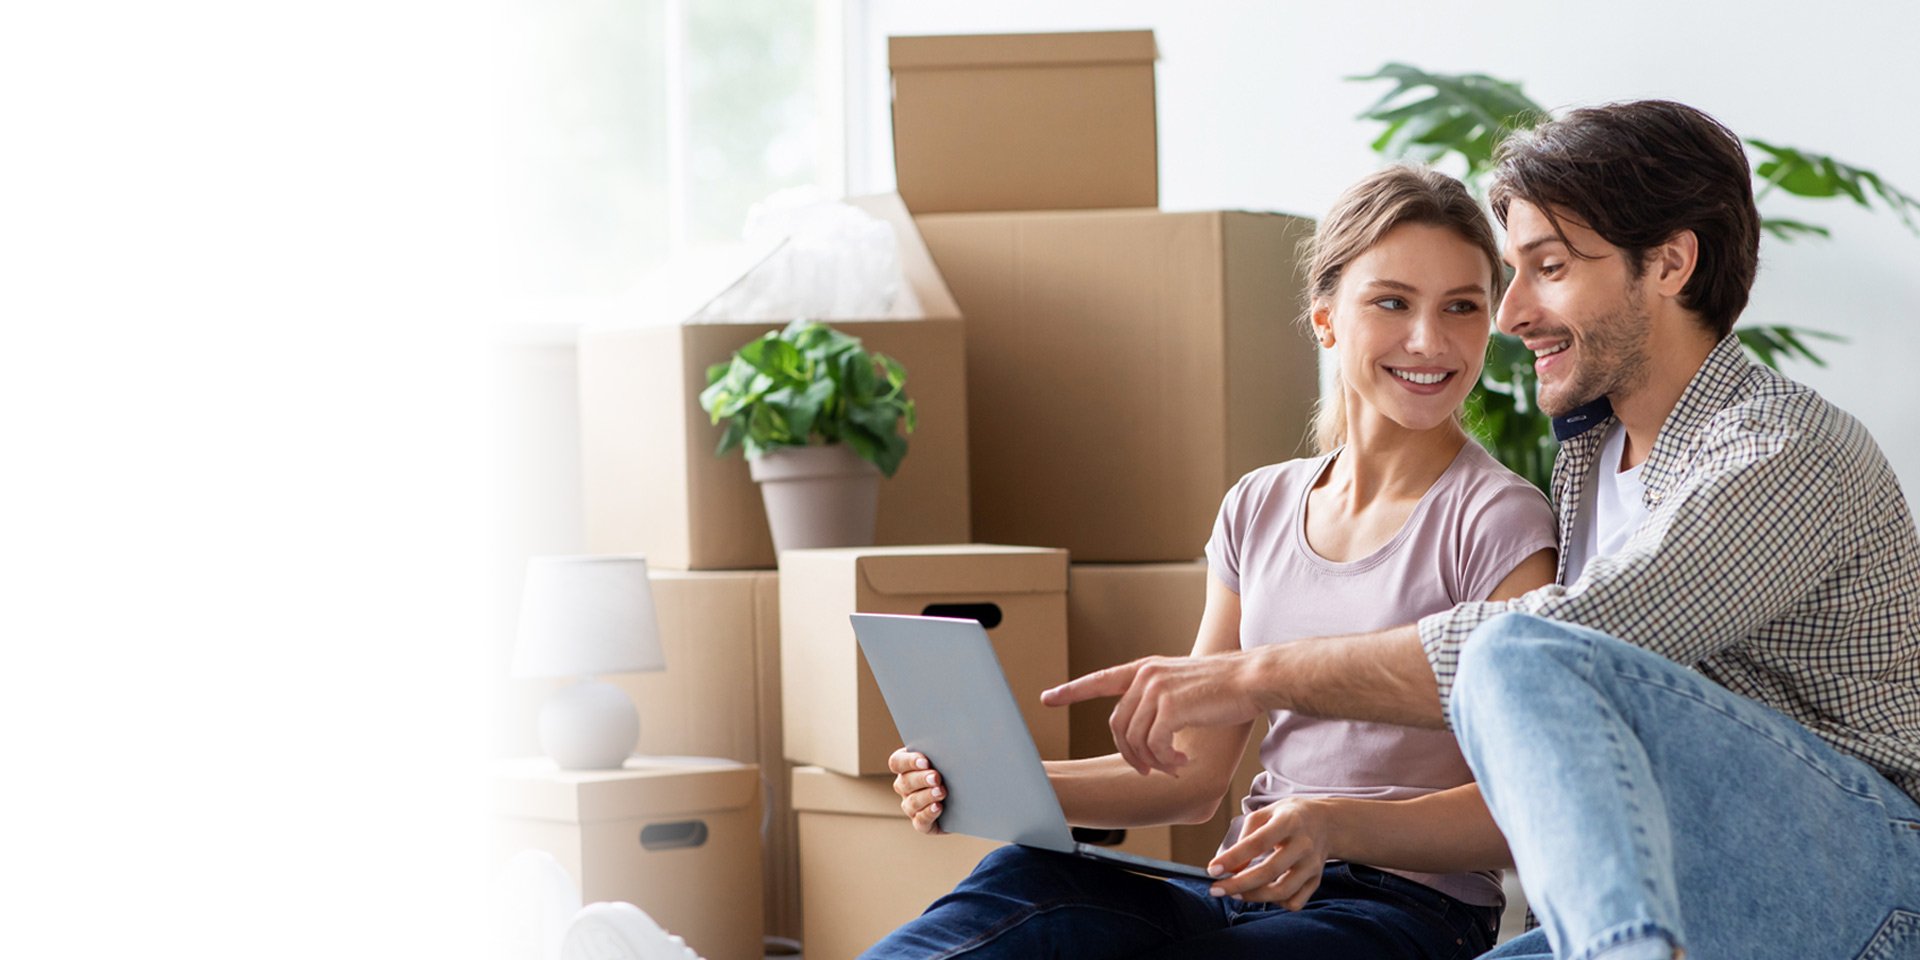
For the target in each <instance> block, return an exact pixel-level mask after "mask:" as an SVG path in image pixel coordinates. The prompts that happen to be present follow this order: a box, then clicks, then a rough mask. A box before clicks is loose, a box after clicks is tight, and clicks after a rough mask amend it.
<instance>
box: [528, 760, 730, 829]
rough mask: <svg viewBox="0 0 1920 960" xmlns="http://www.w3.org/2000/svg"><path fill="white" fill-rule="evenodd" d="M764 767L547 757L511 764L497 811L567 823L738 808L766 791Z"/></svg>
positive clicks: (716, 762) (722, 762)
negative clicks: (564, 764) (591, 766)
mask: <svg viewBox="0 0 1920 960" xmlns="http://www.w3.org/2000/svg"><path fill="white" fill-rule="evenodd" d="M759 771H760V768H759V767H758V766H756V765H754V764H748V763H737V762H734V761H731V760H717V759H708V758H704V757H650V758H642V757H635V758H633V759H631V760H628V761H627V765H626V768H625V769H621V770H560V769H557V768H556V767H555V766H554V763H553V761H552V760H548V759H546V758H544V757H537V758H530V759H525V760H514V761H506V762H503V763H502V764H501V765H500V767H499V773H498V775H497V776H496V777H495V790H494V802H495V808H496V809H497V810H498V811H499V812H500V813H501V814H504V815H506V816H510V817H524V818H527V819H532V820H554V821H559V822H562V823H598V822H602V821H607V820H628V819H636V818H646V819H655V818H660V817H673V816H684V815H688V814H697V813H713V812H720V811H725V810H738V809H741V808H743V807H746V806H748V805H750V804H752V803H753V802H754V801H755V800H756V799H757V798H758V797H759V795H760V772H759Z"/></svg>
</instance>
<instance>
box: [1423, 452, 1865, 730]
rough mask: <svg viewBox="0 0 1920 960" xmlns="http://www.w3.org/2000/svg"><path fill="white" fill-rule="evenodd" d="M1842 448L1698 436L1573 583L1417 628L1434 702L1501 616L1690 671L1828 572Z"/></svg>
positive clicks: (1839, 513)
mask: <svg viewBox="0 0 1920 960" xmlns="http://www.w3.org/2000/svg"><path fill="white" fill-rule="evenodd" d="M1843 454H1844V449H1843V448H1841V447H1840V446H1839V445H1834V444H1822V443H1819V442H1818V441H1817V440H1815V439H1812V438H1810V437H1807V436H1802V435H1799V434H1796V433H1791V432H1789V431H1787V430H1786V428H1784V427H1778V426H1774V427H1771V428H1769V429H1762V428H1759V427H1753V426H1748V425H1746V424H1744V423H1743V424H1741V425H1738V426H1737V427H1732V428H1727V429H1724V430H1722V431H1720V432H1719V433H1718V434H1717V435H1715V436H1713V437H1709V438H1708V441H1707V442H1706V443H1704V444H1703V446H1702V449H1701V450H1700V451H1699V452H1698V453H1697V454H1696V455H1695V458H1694V466H1693V468H1692V469H1691V471H1690V472H1689V473H1688V475H1687V477H1686V478H1685V479H1684V480H1683V481H1682V482H1681V484H1680V485H1679V487H1678V488H1677V489H1675V490H1673V491H1672V492H1671V493H1669V494H1668V496H1667V500H1668V502H1667V503H1666V504H1665V509H1659V508H1656V512H1655V514H1654V516H1653V517H1652V518H1651V519H1650V520H1649V521H1648V523H1647V524H1646V526H1644V527H1642V529H1641V530H1640V531H1639V532H1638V533H1636V534H1635V535H1634V537H1633V539H1632V540H1630V541H1629V542H1628V544H1627V546H1626V548H1625V549H1623V550H1621V551H1620V552H1619V553H1616V554H1613V555H1611V556H1604V557H1597V558H1595V559H1594V560H1592V561H1591V562H1590V563H1588V565H1587V569H1586V572H1585V573H1584V574H1583V575H1582V576H1581V578H1580V580H1579V581H1578V582H1576V583H1573V584H1571V585H1568V586H1564V587H1563V586H1555V585H1548V586H1545V587H1542V588H1540V589H1538V590H1535V591H1532V592H1530V593H1528V594H1526V595H1524V596H1521V597H1518V598H1516V599H1513V600H1511V601H1502V602H1486V603H1463V604H1461V605H1459V606H1457V607H1454V608H1453V609H1452V610H1450V611H1447V612H1444V613H1437V614H1434V615H1433V616H1430V617H1426V618H1424V619H1422V620H1421V621H1420V623H1419V629H1420V637H1421V642H1422V645H1423V646H1424V647H1425V649H1426V654H1427V659H1428V660H1429V662H1430V663H1431V664H1432V665H1433V672H1434V675H1435V678H1436V680H1437V681H1438V686H1439V693H1440V698H1441V700H1442V702H1443V703H1444V702H1445V701H1446V700H1448V699H1450V698H1451V697H1452V693H1453V678H1454V674H1455V672H1456V669H1457V667H1458V663H1459V656H1460V646H1461V644H1463V643H1465V642H1466V639H1467V636H1468V635H1469V634H1471V633H1472V632H1473V630H1474V628H1476V627H1478V626H1479V625H1480V624H1482V623H1485V622H1486V621H1488V620H1490V619H1492V618H1493V617H1495V616H1497V615H1499V614H1502V613H1507V612H1517V613H1526V614H1531V615H1533V616H1537V617H1542V618H1545V619H1549V620H1558V621H1561V622H1564V623H1577V624H1579V625H1581V626H1583V627H1589V628H1592V629H1594V630H1599V631H1601V632H1603V633H1606V634H1608V635H1610V636H1613V637H1617V638H1619V639H1621V640H1625V641H1626V642H1628V643H1631V644H1633V645H1635V646H1638V647H1641V648H1644V649H1647V650H1651V651H1653V652H1654V653H1658V654H1660V655H1662V656H1664V657H1666V658H1667V659H1669V660H1672V661H1674V662H1675V663H1679V664H1683V665H1687V666H1691V665H1693V664H1695V663H1698V662H1700V661H1701V660H1703V659H1705V658H1706V657H1708V656H1710V655H1712V654H1713V653H1715V652H1717V651H1719V650H1722V649H1724V648H1726V647H1728V646H1731V645H1732V644H1735V643H1738V642H1740V641H1741V640H1742V639H1743V638H1745V637H1748V636H1751V635H1752V634H1753V632H1754V631H1755V630H1757V629H1759V628H1760V626H1761V625H1763V624H1766V623H1768V622H1770V621H1773V620H1776V619H1778V618H1779V617H1781V616H1782V615H1784V614H1785V613H1786V612H1787V611H1789V610H1790V609H1792V607H1793V606H1794V605H1795V604H1797V603H1799V602H1800V600H1801V598H1803V597H1805V596H1806V594H1807V592H1808V591H1809V590H1812V589H1813V588H1815V587H1816V586H1817V585H1818V584H1819V583H1820V581H1821V580H1822V579H1823V578H1824V576H1825V575H1826V573H1827V571H1828V570H1830V569H1831V566H1832V562H1833V561H1832V558H1833V556H1834V551H1835V549H1836V540H1837V538H1839V537H1840V536H1842V535H1843V534H1842V531H1844V530H1845V529H1847V524H1846V522H1845V520H1846V518H1845V511H1846V510H1847V509H1848V500H1847V497H1846V496H1845V494H1844V492H1843V491H1842V490H1841V489H1840V485H1839V483H1838V482H1837V480H1836V471H1838V470H1839V469H1841V468H1840V466H1839V465H1838V464H1836V463H1835V460H1836V458H1840V457H1842V456H1843Z"/></svg>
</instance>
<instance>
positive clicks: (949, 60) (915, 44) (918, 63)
mask: <svg viewBox="0 0 1920 960" xmlns="http://www.w3.org/2000/svg"><path fill="white" fill-rule="evenodd" d="M1155 59H1157V54H1156V52H1155V49H1154V44H1153V31H1152V30H1114V31H1103V32H1098V33H1002V34H980V35H971V36H944V37H888V38H887V66H888V68H889V69H892V70H932V69H941V68H948V67H1018V66H1036V65H1041V64H1067V63H1130V62H1136V61H1140V62H1152V61H1153V60H1155Z"/></svg>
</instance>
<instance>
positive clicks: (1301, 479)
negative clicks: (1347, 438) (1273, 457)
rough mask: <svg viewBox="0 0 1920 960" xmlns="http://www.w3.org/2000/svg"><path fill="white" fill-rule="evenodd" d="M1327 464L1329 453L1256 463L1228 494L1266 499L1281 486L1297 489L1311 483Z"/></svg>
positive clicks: (1235, 497) (1229, 496)
mask: <svg viewBox="0 0 1920 960" xmlns="http://www.w3.org/2000/svg"><path fill="white" fill-rule="evenodd" d="M1326 464H1327V455H1325V454H1322V455H1321V456H1317V457H1301V458H1299V459H1297V460H1283V461H1281V462H1279V463H1269V464H1267V465H1266V466H1264V467H1255V468H1253V469H1252V470H1249V471H1247V472H1246V473H1245V474H1244V475H1242V476H1241V477H1240V479H1239V481H1238V482H1236V483H1235V484H1234V485H1233V489H1232V490H1230V491H1228V493H1227V496H1228V498H1229V499H1248V498H1255V499H1264V498H1266V497H1270V496H1272V495H1273V494H1274V493H1276V492H1279V491H1282V490H1298V489H1299V488H1300V486H1301V485H1302V484H1309V483H1312V482H1313V481H1314V479H1315V478H1316V477H1318V476H1319V475H1320V470H1321V468H1323V467H1325V466H1326Z"/></svg>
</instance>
